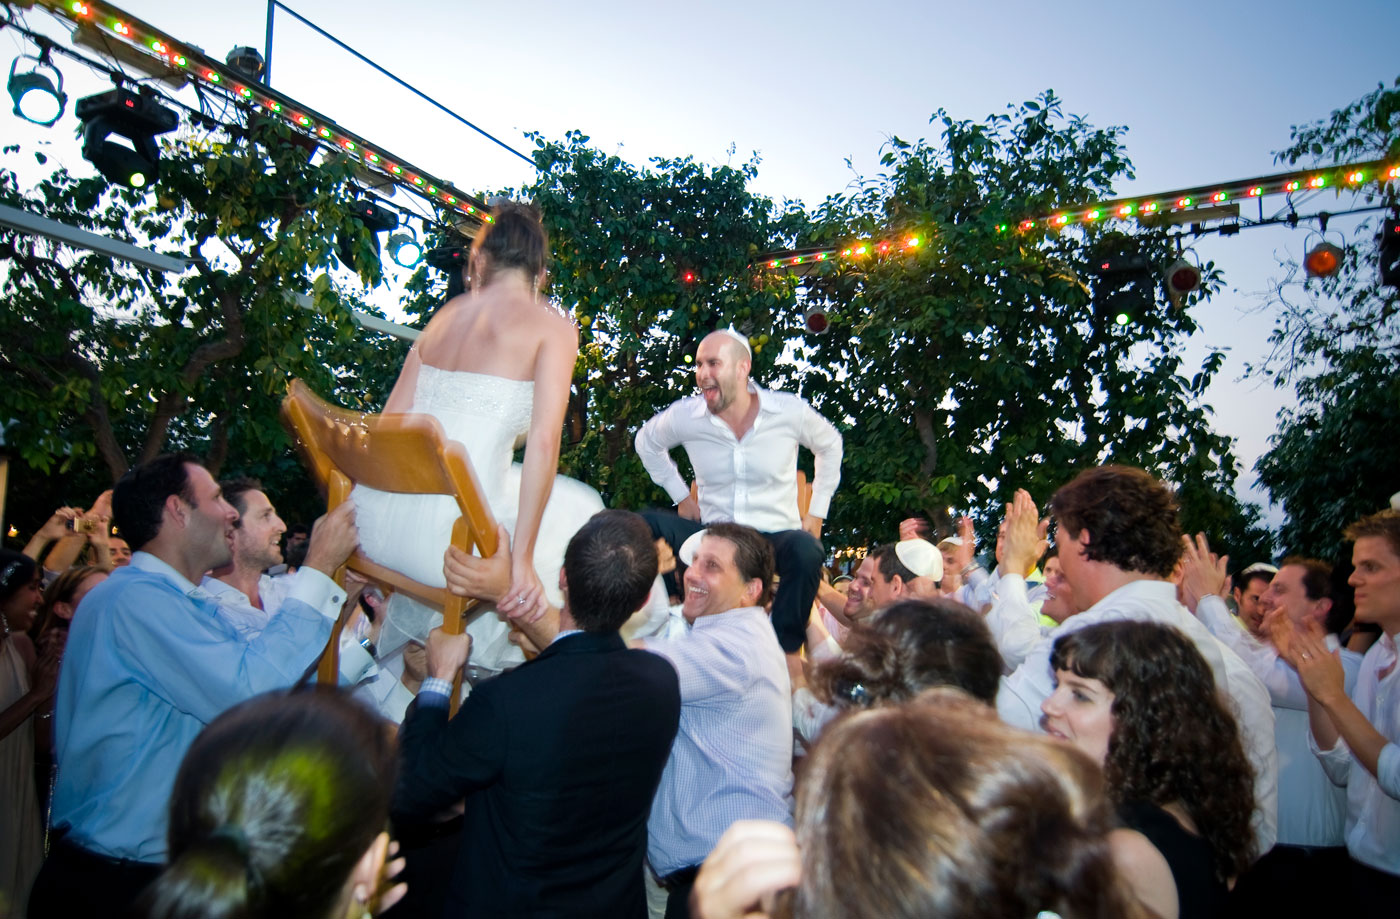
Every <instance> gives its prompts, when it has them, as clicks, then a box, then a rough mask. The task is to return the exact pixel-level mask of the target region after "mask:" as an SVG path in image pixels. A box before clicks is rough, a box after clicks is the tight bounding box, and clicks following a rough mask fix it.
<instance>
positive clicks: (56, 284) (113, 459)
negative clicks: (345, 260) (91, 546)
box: [0, 122, 397, 519]
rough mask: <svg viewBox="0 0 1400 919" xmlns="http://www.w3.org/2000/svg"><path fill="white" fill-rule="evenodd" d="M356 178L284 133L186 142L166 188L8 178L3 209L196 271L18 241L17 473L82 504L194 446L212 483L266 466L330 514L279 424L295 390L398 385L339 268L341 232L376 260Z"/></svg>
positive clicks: (13, 328) (12, 404) (2, 321)
mask: <svg viewBox="0 0 1400 919" xmlns="http://www.w3.org/2000/svg"><path fill="white" fill-rule="evenodd" d="M8 152H11V153H13V152H15V150H14V148H11V149H10V151H8ZM350 175H351V173H350V164H349V163H348V161H346V160H344V159H343V158H340V157H332V158H330V159H329V160H326V161H324V162H322V163H321V164H319V165H309V164H308V163H307V151H306V149H305V148H304V147H303V146H299V145H297V144H296V143H294V142H293V141H292V139H291V134H290V132H289V131H288V130H287V129H286V128H285V127H282V126H280V125H277V124H275V123H271V122H254V123H252V124H250V125H249V126H248V127H247V128H246V129H241V128H240V129H231V131H230V133H228V134H221V135H196V134H190V133H187V134H185V135H182V136H181V137H180V138H179V139H178V140H176V141H174V142H173V143H170V144H167V145H166V148H165V150H164V152H163V154H162V178H161V181H160V182H159V183H158V184H157V185H155V186H154V187H152V188H148V189H143V190H131V189H118V188H113V187H109V186H108V185H107V183H106V182H105V181H104V180H103V179H101V178H97V177H93V178H81V179H80V178H75V177H74V176H72V175H71V174H69V173H68V172H67V171H65V170H63V169H58V170H56V171H54V172H53V173H52V174H51V175H49V176H48V177H47V178H45V179H44V180H42V181H41V182H40V183H39V185H38V186H37V187H36V188H34V189H33V190H30V191H22V190H21V189H20V188H19V187H18V183H17V180H16V176H15V174H14V172H12V171H10V170H9V169H0V201H3V202H4V203H5V204H8V205H10V206H12V207H20V208H23V209H25V210H28V211H30V212H32V213H36V214H40V215H42V216H44V217H48V218H51V219H54V220H58V221H61V222H63V223H65V224H68V225H70V226H76V227H80V228H82V229H85V230H89V231H92V232H96V233H101V234H103V235H107V236H112V237H115V238H119V239H135V240H137V241H138V242H140V241H147V240H148V241H151V242H152V244H153V245H152V248H154V249H156V250H158V251H160V252H163V253H167V254H171V255H183V256H186V257H189V258H191V259H193V260H194V267H193V268H192V269H191V270H189V271H186V272H185V273H183V274H180V275H177V276H171V275H165V274H162V273H160V272H157V271H153V270H150V269H146V268H140V267H136V266H133V265H131V264H129V263H126V262H121V261H116V260H113V259H110V258H108V257H106V256H103V255H99V254H96V253H91V252H86V251H82V250H74V249H71V248H67V247H64V246H59V245H57V244H54V243H52V242H50V241H48V240H46V239H43V238H41V237H34V236H16V237H14V238H13V239H11V240H10V243H9V246H10V249H11V250H12V255H11V257H10V258H9V259H8V260H7V261H5V262H4V263H3V271H4V284H5V288H6V292H7V293H6V297H5V299H4V302H3V305H0V340H4V341H6V342H8V343H11V346H7V347H6V348H5V350H4V353H3V354H0V369H3V371H4V376H5V380H6V385H5V386H4V387H3V388H0V419H3V418H9V419H17V420H19V422H20V423H18V424H14V425H12V426H11V427H10V428H9V429H8V430H7V431H6V440H7V444H8V445H9V447H10V449H12V450H13V451H15V452H16V453H17V454H18V457H19V459H20V460H21V471H27V472H28V473H29V474H31V475H34V476H36V477H38V478H37V480H36V481H35V484H36V485H40V484H41V483H42V485H45V486H47V485H52V484H54V483H58V484H61V485H62V486H63V487H64V488H65V489H66V493H64V494H61V495H51V494H49V492H50V491H51V490H52V489H50V488H47V487H40V488H37V489H35V491H37V492H42V493H43V495H44V497H45V499H46V500H53V501H54V502H55V503H57V501H62V502H64V503H86V502H88V501H90V500H91V498H92V497H93V496H95V494H96V492H97V491H99V490H101V488H103V487H107V486H108V485H110V483H111V481H112V480H113V479H114V478H115V477H117V476H119V475H120V474H121V473H122V472H124V471H125V470H126V468H127V467H128V466H129V465H130V464H131V463H134V462H139V461H141V460H144V459H147V458H149V457H151V456H154V455H155V454H157V453H159V452H161V451H163V450H168V449H193V450H195V451H196V452H200V453H204V454H207V456H208V458H209V460H210V462H211V465H212V466H213V467H214V468H215V469H216V470H217V469H218V468H219V467H220V466H225V465H226V466H230V467H233V468H236V469H238V470H239V471H244V470H247V469H262V470H263V471H266V472H268V473H269V474H270V478H273V479H274V480H276V479H280V480H281V481H280V483H279V484H282V485H283V486H284V487H285V489H286V491H287V493H288V500H290V501H292V502H293V503H295V502H296V501H297V500H298V499H299V498H301V497H302V496H305V498H307V499H309V502H308V504H307V506H308V507H312V506H314V504H315V494H314V490H312V489H310V488H309V483H308V481H307V479H306V478H305V476H304V475H298V474H296V472H297V467H296V465H295V464H293V463H289V462H287V460H288V459H289V458H290V455H291V453H290V442H289V440H288V438H287V436H286V434H285V433H284V432H283V430H282V428H281V425H280V423H279V422H278V417H277V406H278V403H279V402H280V399H281V396H282V394H283V392H284V390H285V388H286V383H287V380H288V379H289V378H291V377H293V376H299V377H303V378H305V379H307V380H308V382H310V384H311V385H312V386H313V387H314V388H316V389H317V390H318V391H320V392H324V393H330V394H332V395H333V396H336V397H339V398H340V399H341V400H342V401H345V402H348V403H350V404H356V403H359V402H362V400H364V399H365V398H366V391H367V390H369V389H371V388H375V387H381V386H383V385H384V381H383V379H382V376H381V375H376V374H377V368H378V367H380V366H381V365H382V362H384V361H385V357H384V356H383V354H382V348H381V346H380V345H379V343H377V342H373V341H370V340H367V339H366V338H365V337H364V336H362V335H360V334H359V333H358V332H357V331H356V329H355V327H354V325H353V322H352V321H351V318H350V309H351V308H352V307H353V308H360V309H364V308H365V307H364V306H363V305H361V304H358V303H355V302H354V301H353V300H352V299H351V298H349V297H348V296H347V295H346V294H345V293H343V292H342V291H340V290H338V289H337V287H336V286H335V285H334V284H333V283H332V282H331V280H330V278H329V277H328V275H327V274H326V273H325V272H326V271H327V270H328V269H329V268H330V267H331V263H332V257H333V256H332V251H333V246H334V241H335V240H336V238H337V236H338V235H340V234H341V233H345V234H348V238H349V239H350V240H351V241H352V245H354V246H358V247H360V248H362V249H364V248H366V247H371V248H370V251H373V250H372V238H371V236H370V234H369V233H368V232H366V231H365V230H364V227H363V225H362V224H360V223H359V221H358V219H356V218H353V217H352V216H350V211H349V204H350V203H351V199H350V193H351V189H350V187H349V185H348V179H349V177H350ZM362 264H364V265H365V268H364V273H363V279H364V280H365V281H366V282H374V281H377V279H378V261H377V259H370V260H366V261H364V262H363V263H362ZM295 294H306V295H307V296H309V298H310V306H311V308H309V309H306V308H302V307H300V306H298V305H297V304H296V302H295V301H294V300H293V299H292V297H293V296H294V295H295ZM15 345H18V346H15ZM395 366H397V363H395ZM366 370H369V371H370V373H369V374H368V376H367V375H366V373H365V371H366ZM80 470H81V471H82V472H84V473H85V474H84V475H79V476H77V477H76V478H70V477H69V476H70V474H71V473H75V472H78V471H80ZM278 470H282V471H281V472H278ZM274 473H275V474H274ZM269 488H270V490H271V488H272V486H271V485H270V486H269ZM274 493H275V494H276V493H277V492H274ZM51 510H52V506H48V507H38V508H34V509H32V511H31V513H32V514H33V515H35V516H36V519H42V518H43V517H46V516H47V513H48V512H49V511H51Z"/></svg>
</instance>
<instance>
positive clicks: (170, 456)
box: [112, 453, 201, 552]
mask: <svg viewBox="0 0 1400 919" xmlns="http://www.w3.org/2000/svg"><path fill="white" fill-rule="evenodd" d="M186 463H190V464H193V465H195V466H198V465H201V463H200V460H199V457H197V456H194V455H193V454H190V453H163V454H161V455H160V456H157V457H156V458H155V459H152V460H148V461H147V462H144V463H142V464H140V465H139V466H132V467H131V468H130V469H128V470H127V471H126V474H125V475H123V476H122V477H121V478H120V479H118V480H117V484H116V485H114V486H112V522H113V523H114V524H116V527H117V529H118V530H119V531H120V532H121V534H122V538H123V539H125V540H126V542H127V545H129V546H131V551H133V552H135V551H137V550H139V549H141V548H142V547H143V546H145V545H146V543H148V542H150V541H151V540H152V539H155V538H156V534H157V533H159V532H160V524H161V515H162V513H163V512H164V508H165V499H166V498H169V497H170V496H171V495H179V496H180V497H181V498H183V499H184V500H186V501H188V502H190V503H191V504H193V503H194V492H192V491H191V490H190V473H189V470H188V469H186V468H185V464H186Z"/></svg>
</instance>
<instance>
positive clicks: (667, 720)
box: [394, 632, 681, 919]
mask: <svg viewBox="0 0 1400 919" xmlns="http://www.w3.org/2000/svg"><path fill="white" fill-rule="evenodd" d="M680 707H681V699H680V687H679V685H678V683H677V678H676V671H675V670H674V669H673V668H672V667H671V665H670V664H669V663H668V662H667V661H666V660H665V659H663V658H661V657H659V656H657V655H654V654H648V653H647V652H645V651H631V650H628V649H627V647H626V646H625V645H624V644H623V641H622V639H621V638H620V637H619V636H618V634H617V633H616V632H608V633H601V634H600V633H589V632H583V633H579V634H576V635H568V636H566V637H564V638H561V639H559V640H558V641H556V642H555V643H554V644H552V645H550V646H549V647H548V648H546V649H545V650H544V651H543V652H542V653H541V654H540V655H539V657H537V658H535V659H534V660H533V661H530V662H528V663H526V664H524V665H522V666H520V667H518V668H517V669H515V670H513V671H511V672H509V673H505V674H502V675H501V676H499V677H496V678H495V679H493V680H488V681H486V682H484V683H482V684H480V685H479V686H477V687H476V688H475V689H474V690H473V691H472V693H471V695H469V696H468V697H467V698H466V700H465V701H464V702H463V703H462V707H461V709H460V710H459V711H458V713H457V717H455V718H453V719H452V720H451V721H450V722H449V721H448V720H447V711H446V709H444V708H433V707H423V708H420V707H419V706H417V705H416V704H415V705H414V706H413V707H412V708H410V710H409V712H408V717H407V718H406V719H405V720H404V724H403V732H402V734H401V735H400V745H401V756H402V765H401V771H400V772H401V774H400V776H399V784H398V788H397V790H396V794H395V797H394V815H395V817H396V818H398V819H408V820H414V819H419V820H421V819H426V818H428V817H430V816H432V815H433V814H436V813H438V812H440V811H442V810H443V809H444V808H445V807H447V806H449V805H451V804H452V803H453V802H455V801H459V800H461V799H462V798H463V796H465V798H466V812H465V815H464V822H463V826H462V844H461V849H460V851H459V852H458V855H457V866H456V870H455V871H454V872H453V876H452V884H451V889H450V891H449V894H448V906H447V912H446V914H445V915H447V916H451V917H453V919H457V917H478V916H479V917H487V916H493V917H494V916H541V917H546V916H548V917H555V916H557V917H563V916H577V917H584V916H588V917H594V916H599V917H601V916H607V917H613V916H617V917H628V919H631V917H636V919H643V917H645V915H646V903H645V894H644V889H643V886H642V857H643V855H644V854H645V853H646V844H647V816H648V814H649V812H650V810H651V799H652V796H653V795H654V794H655V793H656V786H657V784H658V782H659V781H660V780H661V771H662V769H663V768H664V767H665V765H666V758H667V756H668V755H669V754H670V750H671V742H672V740H674V738H675V736H676V728H677V725H678V723H679V721H680Z"/></svg>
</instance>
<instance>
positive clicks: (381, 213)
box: [336, 198, 399, 271]
mask: <svg viewBox="0 0 1400 919" xmlns="http://www.w3.org/2000/svg"><path fill="white" fill-rule="evenodd" d="M350 213H351V214H353V215H355V216H356V217H358V218H360V222H361V223H362V224H364V226H365V229H366V230H369V231H370V233H371V234H372V235H373V236H374V237H375V240H376V242H377V241H378V238H379V234H380V233H383V232H384V231H385V230H392V229H394V228H395V227H397V226H398V225H399V215H398V214H396V213H395V212H394V211H392V210H390V209H389V208H387V207H384V206H383V205H382V204H380V203H379V202H378V201H376V200H374V199H373V198H361V199H360V200H358V201H356V202H355V203H354V204H353V205H352V206H351V208H350ZM352 242H353V241H352V239H351V237H350V236H349V235H347V234H345V233H341V234H340V235H339V236H338V237H337V239H336V254H337V255H338V256H339V257H340V263H341V264H342V265H344V266H345V267H346V268H349V269H350V270H351V271H359V270H360V269H359V265H358V264H357V262H356V259H355V249H354V246H353V245H352Z"/></svg>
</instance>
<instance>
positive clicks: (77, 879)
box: [29, 839, 163, 919]
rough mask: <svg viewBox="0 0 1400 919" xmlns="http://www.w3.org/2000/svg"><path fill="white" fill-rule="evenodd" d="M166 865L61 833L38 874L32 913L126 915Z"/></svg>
mask: <svg viewBox="0 0 1400 919" xmlns="http://www.w3.org/2000/svg"><path fill="white" fill-rule="evenodd" d="M162 867H163V866H161V865H155V864H150V863H148V862H133V861H127V860H126V859H117V858H107V857H106V856H104V855H99V854H97V853H96V852H89V851H88V850H87V849H84V848H82V847H80V846H77V845H74V844H73V843H71V842H69V841H68V840H66V839H60V840H58V841H57V842H55V843H54V844H53V847H52V848H50V849H49V857H48V858H46V859H45V860H44V867H42V868H40V869H39V876H38V877H37V878H35V879H34V888H33V889H32V890H31V891H30V893H29V919H52V917H56V916H83V917H94V919H95V917H103V916H110V917H113V919H117V917H122V916H125V915H126V914H127V911H128V910H129V909H130V908H131V905H132V904H133V903H135V902H136V898H137V897H139V896H141V893H142V892H143V891H144V890H145V889H146V887H147V885H149V884H150V883H151V882H152V881H154V880H155V879H156V877H157V875H159V874H160V872H161V868H162Z"/></svg>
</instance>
